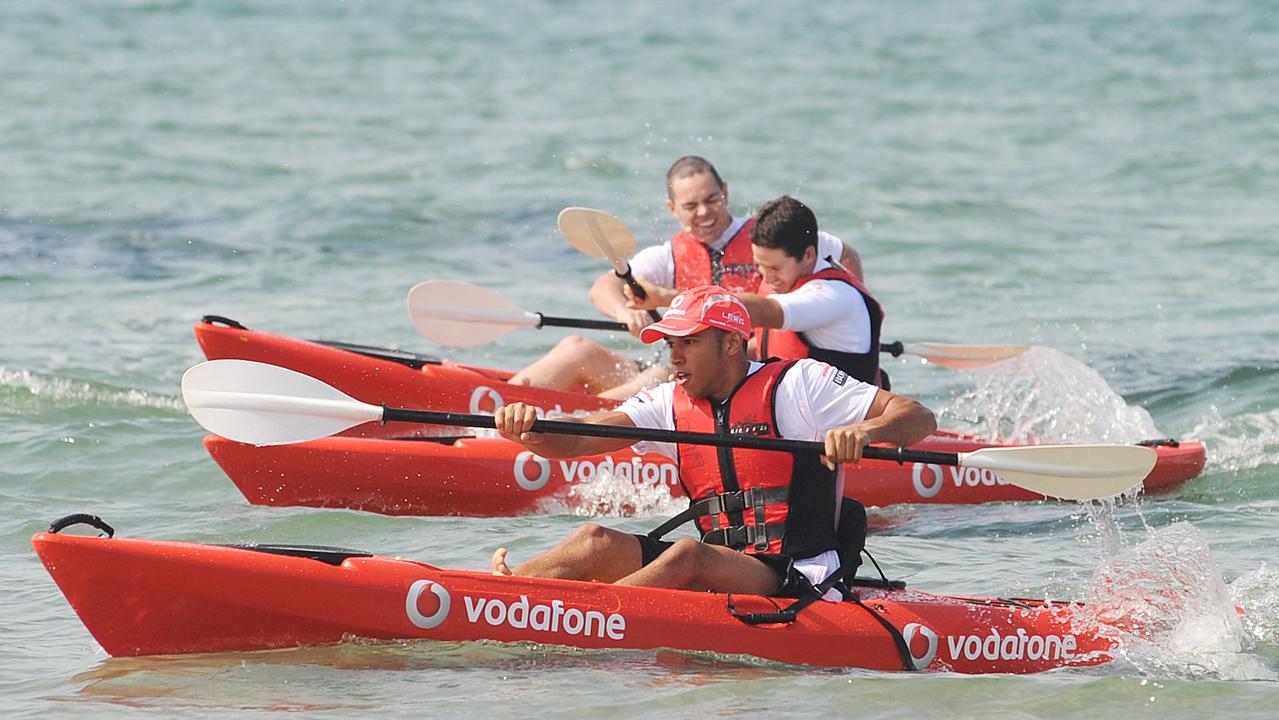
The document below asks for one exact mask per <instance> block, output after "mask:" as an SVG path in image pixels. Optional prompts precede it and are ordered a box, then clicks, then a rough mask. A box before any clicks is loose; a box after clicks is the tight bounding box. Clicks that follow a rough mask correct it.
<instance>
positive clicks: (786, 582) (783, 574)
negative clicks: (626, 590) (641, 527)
mask: <svg viewBox="0 0 1279 720" xmlns="http://www.w3.org/2000/svg"><path fill="white" fill-rule="evenodd" d="M635 539H637V540H639V544H640V565H641V566H643V567H647V566H648V565H649V563H651V562H653V561H654V560H656V559H657V556H658V555H661V554H662V553H664V552H666V551H667V550H669V549H670V548H671V546H672V545H674V544H675V543H673V542H667V541H666V540H656V539H654V538H651V537H649V536H647V535H636V536H635ZM751 557H753V558H755V559H756V560H759V561H760V562H762V563H764V564H765V565H767V566H768V567H769V568H770V569H772V571H773V572H774V573H775V574H776V575H777V577H778V579H779V580H780V585H779V586H778V588H777V590H776V591H774V592H773V593H772V594H771V597H783V598H797V597H799V596H800V595H801V593H802V592H803V591H804V589H806V588H808V587H811V583H809V581H808V578H806V577H804V576H803V575H801V574H800V572H799V571H798V570H796V569H795V559H794V558H792V557H791V556H790V555H782V554H771V553H764V554H754V555H751Z"/></svg>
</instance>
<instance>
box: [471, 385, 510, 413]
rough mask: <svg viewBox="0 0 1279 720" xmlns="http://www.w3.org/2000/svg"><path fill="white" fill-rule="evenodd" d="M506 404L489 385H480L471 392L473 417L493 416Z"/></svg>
mask: <svg viewBox="0 0 1279 720" xmlns="http://www.w3.org/2000/svg"><path fill="white" fill-rule="evenodd" d="M504 404H505V403H504V402H503V401H502V396H501V395H500V394H498V392H497V391H496V390H494V389H493V388H491V387H488V386H487V385H480V386H479V387H477V388H475V389H474V390H472V391H471V402H470V408H471V410H470V412H471V414H472V415H479V414H484V415H492V414H493V413H494V412H496V411H497V409H498V408H500V407H502V405H504Z"/></svg>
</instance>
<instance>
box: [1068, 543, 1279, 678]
mask: <svg viewBox="0 0 1279 720" xmlns="http://www.w3.org/2000/svg"><path fill="white" fill-rule="evenodd" d="M1087 597H1088V605H1087V607H1088V608H1089V612H1090V613H1092V614H1093V615H1094V616H1095V617H1097V618H1098V619H1100V620H1101V621H1102V622H1105V623H1107V624H1109V625H1111V626H1113V627H1115V628H1116V629H1117V637H1116V640H1117V641H1118V647H1117V649H1116V651H1115V654H1116V657H1117V659H1121V660H1124V661H1126V662H1128V663H1130V664H1132V665H1133V666H1134V667H1136V668H1137V669H1138V670H1139V671H1141V672H1142V673H1143V674H1148V675H1171V676H1177V677H1191V678H1205V677H1206V678H1231V679H1243V678H1251V679H1275V678H1276V677H1279V676H1276V675H1275V673H1274V672H1273V671H1272V670H1270V669H1268V668H1266V667H1265V666H1264V665H1262V664H1261V663H1260V661H1259V660H1258V659H1257V658H1256V657H1255V656H1252V655H1248V654H1244V653H1243V651H1244V649H1245V646H1246V644H1247V640H1248V635H1247V633H1246V632H1245V630H1244V626H1243V622H1242V620H1241V618H1240V615H1239V613H1238V611H1237V610H1236V607H1235V600H1234V599H1233V598H1232V597H1231V593H1230V592H1229V591H1228V590H1227V588H1226V584H1225V582H1224V581H1223V580H1222V577H1221V572H1220V570H1219V569H1218V567H1217V564H1216V561H1215V560H1214V559H1213V557H1212V552H1211V551H1210V549H1209V547H1208V542H1207V540H1206V539H1205V538H1204V536H1203V534H1202V533H1201V532H1200V531H1199V530H1198V529H1197V528H1196V527H1194V526H1193V525H1191V524H1190V523H1187V522H1178V523H1174V524H1172V525H1169V526H1167V527H1164V528H1160V529H1157V530H1152V531H1151V532H1150V533H1149V535H1148V536H1147V537H1146V539H1145V540H1143V541H1142V542H1140V543H1138V544H1136V545H1134V546H1132V547H1130V548H1128V549H1126V550H1123V551H1120V552H1118V553H1116V554H1115V555H1114V556H1113V557H1111V558H1109V559H1108V560H1106V561H1105V562H1103V563H1102V564H1101V565H1100V566H1099V567H1098V568H1097V570H1096V571H1095V572H1094V573H1093V577H1092V580H1091V583H1090V587H1089V591H1088V595H1087Z"/></svg>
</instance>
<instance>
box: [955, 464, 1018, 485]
mask: <svg viewBox="0 0 1279 720" xmlns="http://www.w3.org/2000/svg"><path fill="white" fill-rule="evenodd" d="M950 479H951V481H952V482H954V484H955V487H963V486H965V485H967V486H968V487H977V486H978V485H985V486H986V487H994V486H996V485H1007V484H1008V481H1007V480H1004V479H1003V478H1001V477H999V476H998V475H996V474H995V473H993V472H991V471H989V470H986V469H984V468H974V467H968V468H965V467H953V468H951V469H950Z"/></svg>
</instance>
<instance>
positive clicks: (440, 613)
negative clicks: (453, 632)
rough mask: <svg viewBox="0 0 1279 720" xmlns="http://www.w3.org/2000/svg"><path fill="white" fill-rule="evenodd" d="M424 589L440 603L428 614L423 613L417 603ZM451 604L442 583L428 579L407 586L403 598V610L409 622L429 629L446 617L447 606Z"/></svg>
mask: <svg viewBox="0 0 1279 720" xmlns="http://www.w3.org/2000/svg"><path fill="white" fill-rule="evenodd" d="M425 590H430V591H431V593H432V594H433V595H435V597H436V599H437V600H438V601H439V603H440V607H439V608H438V609H437V610H436V611H435V612H433V613H431V614H430V615H423V614H422V611H421V610H420V609H419V608H418V605H417V603H418V600H419V599H420V598H421V597H422V592H423V591H425ZM452 604H453V602H452V598H450V597H449V591H448V590H446V589H445V588H444V586H443V585H440V584H439V583H435V582H431V581H430V580H418V581H416V582H414V583H413V584H412V585H410V586H409V594H408V596H407V597H405V598H404V612H405V613H406V614H407V615H408V616H409V622H411V623H413V624H414V625H416V626H418V627H420V628H422V629H423V630H430V629H431V628H433V627H437V626H439V624H440V623H442V622H444V620H445V619H446V618H448V616H449V607H450V606H451V605H452Z"/></svg>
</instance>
